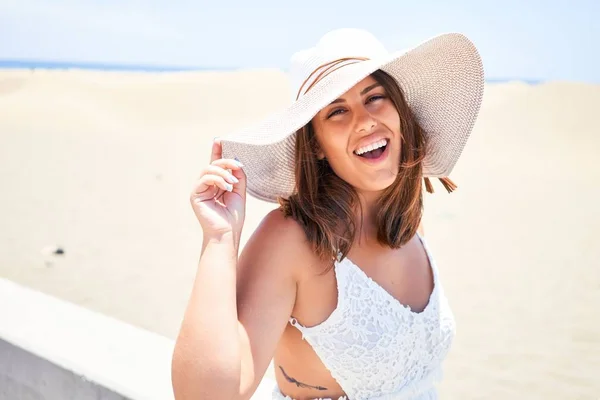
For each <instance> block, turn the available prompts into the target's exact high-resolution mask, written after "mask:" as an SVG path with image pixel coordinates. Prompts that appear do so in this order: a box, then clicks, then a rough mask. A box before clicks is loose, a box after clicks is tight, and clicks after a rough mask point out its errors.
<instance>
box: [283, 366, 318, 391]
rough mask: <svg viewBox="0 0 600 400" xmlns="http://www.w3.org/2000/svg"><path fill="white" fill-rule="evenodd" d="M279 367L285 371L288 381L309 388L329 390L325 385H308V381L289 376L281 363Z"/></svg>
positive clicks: (284, 374)
mask: <svg viewBox="0 0 600 400" xmlns="http://www.w3.org/2000/svg"><path fill="white" fill-rule="evenodd" d="M279 369H280V370H281V372H282V373H283V376H284V377H285V379H286V380H287V381H288V382H290V383H293V384H295V385H296V386H297V387H301V388H309V389H317V390H327V388H326V387H323V386H311V385H307V384H306V383H302V382H298V381H297V380H296V379H294V378H292V377H291V376H289V375H288V374H286V373H285V371H284V369H283V367H282V366H281V365H280V366H279Z"/></svg>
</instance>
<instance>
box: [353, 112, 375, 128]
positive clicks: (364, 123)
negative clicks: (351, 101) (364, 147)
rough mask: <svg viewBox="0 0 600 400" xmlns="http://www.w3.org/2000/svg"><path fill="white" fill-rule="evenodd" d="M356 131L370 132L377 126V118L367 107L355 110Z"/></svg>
mask: <svg viewBox="0 0 600 400" xmlns="http://www.w3.org/2000/svg"><path fill="white" fill-rule="evenodd" d="M355 117H356V124H355V126H356V132H359V133H360V132H363V133H369V132H371V131H372V130H373V129H375V127H376V126H377V120H376V119H375V118H373V115H371V113H370V112H369V110H367V109H366V108H365V107H363V108H362V109H360V110H358V111H356V112H355Z"/></svg>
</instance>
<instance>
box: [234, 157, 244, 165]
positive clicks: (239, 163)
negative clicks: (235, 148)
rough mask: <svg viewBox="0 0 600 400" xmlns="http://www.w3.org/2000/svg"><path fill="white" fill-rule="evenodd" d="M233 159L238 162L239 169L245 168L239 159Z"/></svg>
mask: <svg viewBox="0 0 600 400" xmlns="http://www.w3.org/2000/svg"><path fill="white" fill-rule="evenodd" d="M233 159H234V160H235V161H236V163H237V165H238V166H239V167H243V166H244V164H242V162H241V161H240V160H239V159H238V158H237V157H234V158H233Z"/></svg>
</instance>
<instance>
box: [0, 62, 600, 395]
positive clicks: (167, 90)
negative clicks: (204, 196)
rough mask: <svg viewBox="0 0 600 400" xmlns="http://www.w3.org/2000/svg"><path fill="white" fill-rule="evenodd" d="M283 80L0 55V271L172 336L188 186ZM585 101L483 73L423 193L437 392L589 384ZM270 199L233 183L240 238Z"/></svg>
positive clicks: (598, 132) (591, 195)
mask: <svg viewBox="0 0 600 400" xmlns="http://www.w3.org/2000/svg"><path fill="white" fill-rule="evenodd" d="M285 82H286V81H285V76H284V75H283V73H281V72H278V71H274V70H257V71H239V72H202V73H190V72H186V73H161V74H158V73H156V74H152V73H117V72H110V73H109V72H90V71H41V70H36V71H30V70H3V71H0V183H1V187H2V196H0V226H1V228H0V248H1V251H0V276H3V277H6V278H9V279H11V280H13V281H15V282H18V283H21V284H24V285H26V286H29V287H33V288H36V289H39V290H40V291H42V292H45V293H49V294H52V295H54V296H57V297H59V298H62V299H66V300H68V301H71V302H74V303H77V304H80V305H83V306H85V307H87V308H89V309H92V310H95V311H99V312H102V313H105V314H108V315H111V316H114V317H117V318H119V319H122V320H124V321H126V322H129V323H132V324H134V325H136V326H139V327H142V328H145V329H148V330H151V331H154V332H157V333H159V334H162V335H164V336H167V337H170V338H174V337H175V336H176V334H177V331H178V327H179V323H180V320H181V317H182V314H183V310H184V307H185V304H186V302H187V298H188V295H189V291H190V289H191V285H192V281H193V279H194V275H195V269H196V263H197V260H198V254H199V250H200V243H201V236H202V233H201V230H200V227H199V225H198V223H197V221H196V220H195V218H194V215H193V213H192V210H191V208H190V206H189V202H188V195H189V191H190V189H191V185H192V183H193V181H194V179H195V178H196V176H197V174H198V172H199V171H200V169H201V168H202V167H203V166H204V165H205V164H206V163H207V161H208V158H209V154H210V143H211V141H212V139H213V138H214V137H215V136H219V135H223V134H224V133H226V132H228V131H229V130H231V129H234V128H236V127H239V126H242V125H244V124H246V123H248V122H250V121H253V120H254V119H256V118H258V117H260V116H262V115H265V114H266V113H267V112H268V111H269V110H270V109H272V108H273V107H279V106H281V105H282V104H284V103H285V102H286V101H287V99H288V90H287V86H286V84H285ZM599 107H600V86H599V85H591V84H583V83H573V82H549V83H544V84H539V85H528V84H524V83H520V82H509V83H501V84H488V85H487V86H486V92H485V96H484V103H483V107H482V110H481V114H480V118H479V120H478V122H477V125H476V127H475V130H474V132H473V136H472V138H471V140H470V142H469V143H468V145H467V147H466V149H465V152H464V154H463V157H462V158H461V160H460V162H459V163H458V165H457V167H456V168H455V170H454V172H453V174H452V178H453V179H454V180H455V182H457V184H458V185H459V189H458V190H457V191H456V192H455V193H453V194H450V195H449V194H447V193H445V192H444V191H443V188H442V186H441V185H439V184H436V186H435V187H436V189H437V191H436V193H435V194H433V195H427V197H426V215H425V229H426V237H427V240H428V241H429V243H430V246H431V248H432V249H433V251H434V254H435V257H436V259H437V262H438V265H439V268H440V270H441V276H442V279H443V281H444V285H445V288H446V294H447V296H448V297H449V299H450V302H451V305H452V306H453V309H454V312H455V314H456V319H457V325H458V330H457V337H456V341H455V345H454V346H453V348H452V351H451V353H450V355H449V357H448V359H447V362H446V364H445V380H444V382H443V383H442V385H441V387H440V392H441V395H442V398H444V399H464V398H468V399H478V398H481V399H506V398H511V399H518V398H527V399H598V398H599V397H600V268H599V267H600V261H599V259H600V251H599V250H598V246H597V240H598V238H599V237H600V211H599V207H598V205H600V189H599V186H598V184H599V183H600V164H599V163H598V161H596V157H597V152H598V149H600V128H598V126H599V125H598V120H597V116H598V109H599ZM434 184H435V182H434ZM273 207H274V205H273V204H269V203H264V202H261V201H258V200H256V199H253V198H250V199H249V201H248V216H247V222H246V226H245V230H244V234H243V241H244V242H245V241H246V240H247V238H248V236H249V235H250V234H251V232H252V230H253V229H254V228H255V227H256V225H257V224H258V222H259V221H260V219H261V218H262V216H263V215H264V214H265V213H266V212H267V211H269V210H270V209H272V208H273ZM52 246H60V247H61V248H62V249H64V251H65V254H64V255H63V256H52V255H49V254H48V253H49V249H51V248H52ZM0 323H1V322H0Z"/></svg>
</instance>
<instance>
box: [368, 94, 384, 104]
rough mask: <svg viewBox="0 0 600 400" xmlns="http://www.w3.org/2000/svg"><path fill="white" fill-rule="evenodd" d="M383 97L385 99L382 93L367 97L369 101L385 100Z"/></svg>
mask: <svg viewBox="0 0 600 400" xmlns="http://www.w3.org/2000/svg"><path fill="white" fill-rule="evenodd" d="M383 99H385V96H384V95H382V94H376V95H373V96H371V97H369V98H368V99H367V103H372V102H374V101H377V100H383Z"/></svg>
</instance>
